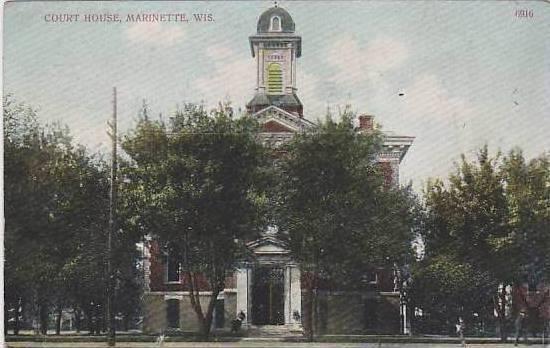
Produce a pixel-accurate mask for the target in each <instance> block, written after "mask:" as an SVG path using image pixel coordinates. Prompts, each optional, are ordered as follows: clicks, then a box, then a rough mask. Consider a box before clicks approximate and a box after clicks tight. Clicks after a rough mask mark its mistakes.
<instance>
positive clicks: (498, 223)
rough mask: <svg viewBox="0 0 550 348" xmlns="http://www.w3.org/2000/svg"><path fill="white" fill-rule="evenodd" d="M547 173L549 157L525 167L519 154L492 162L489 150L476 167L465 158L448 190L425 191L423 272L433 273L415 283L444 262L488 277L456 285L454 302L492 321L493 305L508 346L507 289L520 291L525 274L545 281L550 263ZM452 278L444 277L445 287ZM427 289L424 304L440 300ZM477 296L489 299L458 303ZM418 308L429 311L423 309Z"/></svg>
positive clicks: (437, 184) (431, 187) (434, 185)
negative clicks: (430, 296)
mask: <svg viewBox="0 0 550 348" xmlns="http://www.w3.org/2000/svg"><path fill="white" fill-rule="evenodd" d="M548 173H549V168H548V158H547V156H541V157H540V158H539V159H535V160H533V161H531V162H530V163H529V164H526V163H525V160H524V159H523V156H522V154H521V152H520V151H518V150H514V151H512V152H511V153H510V154H509V156H507V157H504V158H502V156H501V155H500V154H498V155H497V156H496V157H494V158H491V157H490V156H489V153H488V149H487V147H484V148H482V149H481V150H480V151H479V153H478V156H477V161H475V162H469V161H467V160H466V158H465V156H462V160H461V163H460V164H459V165H458V166H457V170H456V172H455V173H454V174H452V175H451V176H450V177H449V180H448V184H445V183H444V182H443V181H441V180H435V181H432V182H431V183H429V184H428V186H427V189H426V193H425V199H426V202H425V204H426V215H425V217H426V218H425V222H424V227H425V229H424V231H423V240H424V244H425V248H426V250H425V254H426V260H424V261H423V262H422V264H421V265H425V266H427V268H425V269H423V268H422V267H419V268H417V274H416V276H415V278H419V279H422V278H423V277H424V276H426V274H428V273H430V267H433V265H434V263H437V262H438V260H440V258H441V257H443V256H445V257H447V258H450V260H452V262H454V264H455V265H456V266H457V267H462V269H463V270H471V272H473V273H472V274H473V275H482V277H481V278H476V276H472V277H469V278H470V281H467V282H463V283H456V284H454V285H455V286H456V288H454V293H453V294H452V296H451V297H452V298H454V299H455V300H456V301H459V305H460V307H461V308H465V309H469V310H470V313H469V316H470V317H471V314H472V313H473V312H472V311H474V309H475V310H481V308H484V307H485V308H486V311H488V312H489V313H486V315H485V316H486V317H490V316H491V313H490V312H491V311H492V310H493V308H492V307H491V306H487V304H488V303H489V304H490V303H493V304H494V310H495V312H496V313H497V316H498V324H499V329H500V334H501V338H502V340H506V337H507V332H506V308H507V306H509V303H508V302H507V301H508V297H507V290H506V289H507V286H512V285H514V284H516V283H517V282H518V281H520V280H521V279H522V277H524V275H525V274H530V275H531V276H533V275H537V277H538V278H539V280H540V279H542V278H541V275H542V274H543V273H544V266H545V265H546V264H547V262H548V258H547V257H546V255H547V251H548V250H549V247H548V246H549V243H550V239H549V237H548V234H547V233H546V232H545V231H547V227H548V223H549V221H550V219H549V215H548V209H547V207H548V192H549V189H548V186H549V185H550V184H549V183H550V180H549V174H548ZM421 265H420V266H421ZM453 269H456V268H455V267H449V268H447V270H448V274H452V270H453ZM448 274H447V275H445V272H439V273H438V276H439V277H440V278H439V279H440V281H444V279H445V278H446V277H447V276H448ZM474 279H480V280H482V283H481V284H478V283H477V282H476V281H474ZM422 284H424V283H422V282H421V281H419V282H417V284H416V294H420V293H422V292H424V296H421V298H426V296H428V295H427V293H431V294H434V296H436V295H437V294H435V292H437V291H438V289H437V287H434V288H431V287H429V288H423V287H422ZM425 284H429V282H427V283H425ZM431 284H432V285H433V284H434V283H433V282H432V283H431ZM479 289H485V290H486V291H485V292H482V293H478V295H477V296H474V297H471V298H468V296H462V295H460V294H464V293H466V294H468V293H471V292H472V291H473V292H475V291H477V290H479ZM417 300H419V301H420V302H422V304H421V305H422V306H428V307H429V304H427V303H426V302H425V301H422V300H421V299H417ZM474 303H475V305H474ZM476 307H477V309H476ZM488 308H491V309H490V310H489V309H488ZM434 312H435V310H434ZM439 313H441V312H439Z"/></svg>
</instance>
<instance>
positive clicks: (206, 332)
mask: <svg viewBox="0 0 550 348" xmlns="http://www.w3.org/2000/svg"><path fill="white" fill-rule="evenodd" d="M220 291H221V290H220V289H216V290H213V291H212V295H211V296H210V301H208V308H207V310H206V315H205V316H204V319H203V323H202V335H203V338H204V339H205V340H208V338H209V337H210V333H211V329H212V320H213V318H214V307H215V305H216V300H217V298H218V294H219V293H220Z"/></svg>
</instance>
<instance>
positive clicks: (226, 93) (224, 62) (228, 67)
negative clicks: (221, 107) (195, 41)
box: [194, 45, 256, 107]
mask: <svg viewBox="0 0 550 348" xmlns="http://www.w3.org/2000/svg"><path fill="white" fill-rule="evenodd" d="M206 58H207V59H209V60H211V62H212V63H213V65H214V68H213V69H211V70H210V71H209V72H208V73H207V74H205V75H204V76H201V77H200V78H198V79H197V80H196V81H195V82H194V86H195V88H196V90H197V92H198V93H199V96H200V98H202V99H203V100H204V101H205V102H206V104H207V105H208V106H210V107H214V106H216V105H217V104H218V102H219V101H224V100H230V101H231V102H232V103H233V105H234V106H236V107H244V106H245V104H246V103H247V102H248V101H249V99H250V98H252V95H253V93H254V86H255V78H256V74H255V72H256V70H255V68H254V65H255V60H254V59H252V58H251V57H249V56H245V55H244V54H243V52H237V51H236V50H234V49H233V48H231V46H227V45H215V46H211V47H209V48H208V49H207V50H206Z"/></svg>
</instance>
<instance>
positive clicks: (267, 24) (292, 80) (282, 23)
mask: <svg viewBox="0 0 550 348" xmlns="http://www.w3.org/2000/svg"><path fill="white" fill-rule="evenodd" d="M294 27H295V25H294V20H293V19H292V17H291V16H290V14H289V13H288V12H287V11H286V10H285V9H283V8H281V7H278V6H277V5H275V6H274V7H272V8H270V9H268V10H266V11H265V12H264V13H262V14H261V15H260V18H259V19H258V27H257V31H256V35H253V36H250V38H249V40H250V50H251V53H252V57H254V58H255V59H256V93H255V95H254V97H253V98H252V100H251V101H250V102H249V103H248V104H247V109H248V112H249V113H256V112H258V111H260V110H262V109H265V108H267V107H269V106H271V105H273V106H276V107H278V108H280V109H282V110H285V111H286V112H288V113H290V114H293V115H296V116H299V117H303V106H302V103H301V102H300V99H298V96H297V95H296V90H297V89H296V59H297V58H299V57H300V56H301V54H302V38H301V37H300V36H298V35H296V34H295V33H294V30H295V29H294Z"/></svg>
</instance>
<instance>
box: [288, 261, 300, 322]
mask: <svg viewBox="0 0 550 348" xmlns="http://www.w3.org/2000/svg"><path fill="white" fill-rule="evenodd" d="M295 313H298V314H299V318H295ZM301 317H302V286H301V282H300V269H299V268H298V267H297V266H296V265H289V266H288V267H286V269H285V324H286V325H289V326H291V327H292V328H293V329H301V326H302V320H301Z"/></svg>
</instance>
